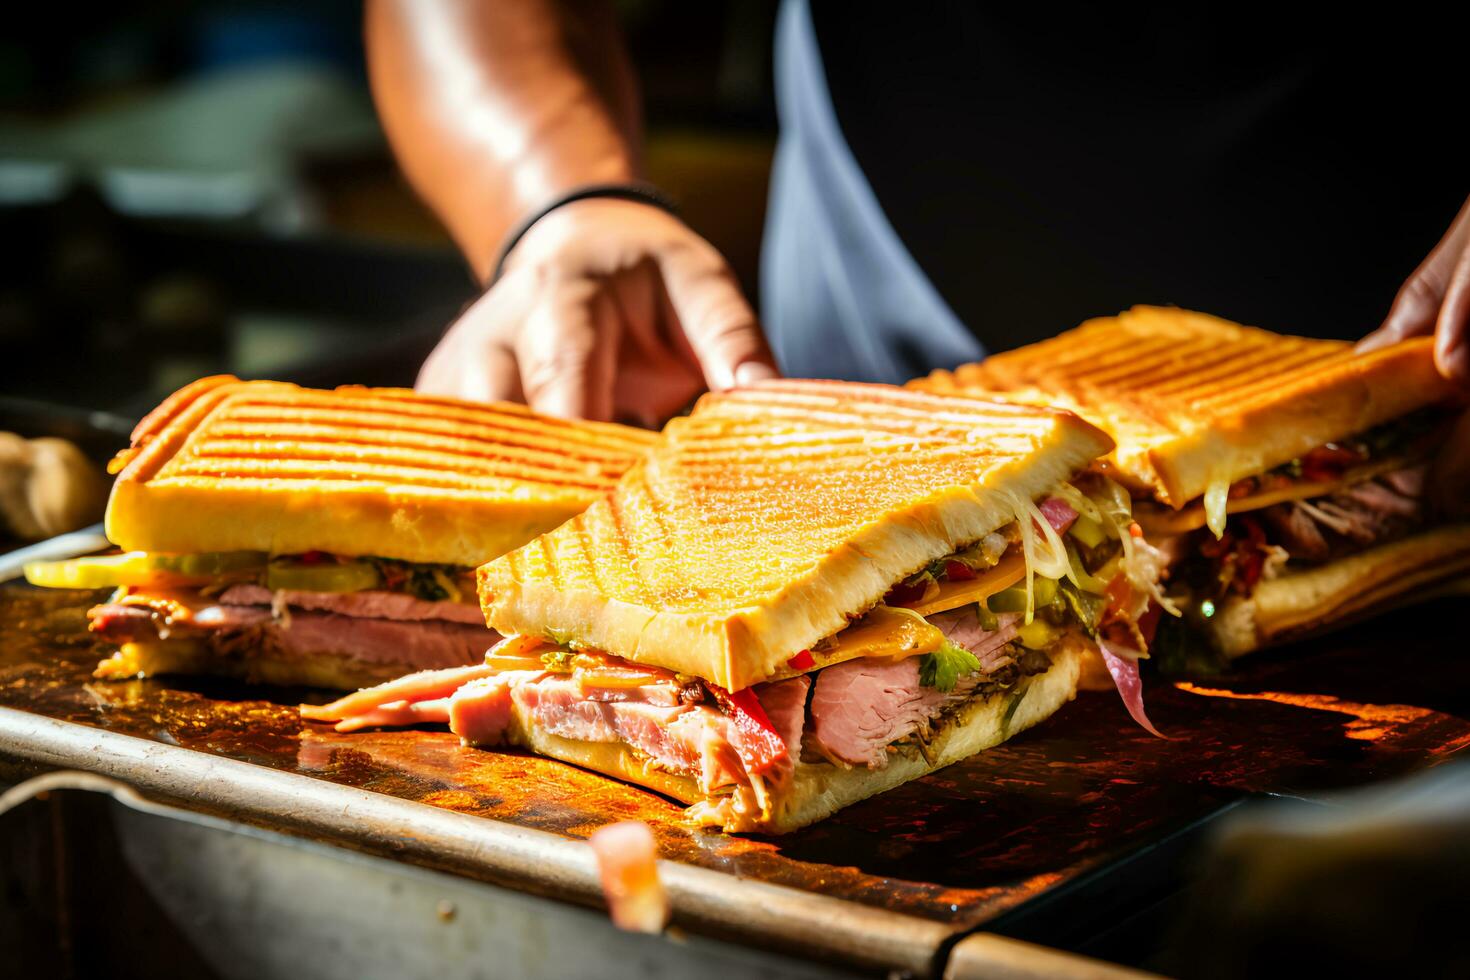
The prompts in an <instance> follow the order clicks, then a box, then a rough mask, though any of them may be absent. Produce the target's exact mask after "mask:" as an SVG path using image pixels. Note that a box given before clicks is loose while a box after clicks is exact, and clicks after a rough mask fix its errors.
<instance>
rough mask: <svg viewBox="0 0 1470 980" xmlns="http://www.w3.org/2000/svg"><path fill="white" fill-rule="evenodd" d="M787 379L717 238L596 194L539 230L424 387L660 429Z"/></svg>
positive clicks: (440, 351) (437, 353)
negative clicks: (701, 397) (687, 412)
mask: <svg viewBox="0 0 1470 980" xmlns="http://www.w3.org/2000/svg"><path fill="white" fill-rule="evenodd" d="M775 374H776V371H775V368H774V362H773V361H772V359H771V354H770V351H769V350H768V348H767V347H766V343H765V339H764V337H763V336H762V334H761V331H760V327H759V325H758V324H757V323H756V319H755V314H754V313H753V312H752V311H751V308H750V305H749V304H748V303H747V302H746V301H745V298H744V296H742V295H741V292H740V287H739V285H738V283H737V282H736V280H735V276H734V274H733V273H732V272H731V270H730V267H729V266H728V265H727V264H726V262H725V260H724V259H723V258H722V257H721V256H720V254H719V253H718V252H717V251H715V249H714V247H713V246H712V245H710V244H709V243H708V242H707V241H705V240H704V239H703V238H701V237H699V235H697V234H695V233H694V232H693V231H691V230H690V229H689V228H688V226H686V225H685V224H683V223H682V222H680V221H679V220H678V219H676V218H674V217H673V216H672V215H669V214H667V213H665V212H664V211H662V210H660V209H659V208H656V207H652V206H650V205H647V204H641V203H638V202H633V201H623V200H615V199H610V198H589V199H586V200H581V201H576V202H573V203H571V204H568V205H565V206H564V207H561V208H558V209H557V210H555V211H553V212H551V213H550V214H548V215H547V216H546V217H544V218H542V219H541V220H540V221H538V222H536V224H535V225H533V226H532V227H531V229H530V230H529V231H528V232H526V234H525V235H524V236H523V237H522V238H521V240H520V242H519V243H517V245H516V246H515V248H514V249H513V250H512V251H511V253H510V256H509V258H508V259H507V261H506V265H505V272H504V275H503V276H502V277H501V279H500V281H499V282H497V283H496V284H495V285H494V286H492V287H491V288H490V289H489V290H488V291H487V292H486V293H485V295H484V296H483V297H481V298H480V299H479V300H478V301H477V302H476V303H475V304H474V305H473V306H471V307H470V308H469V310H467V311H466V312H465V314H464V315H463V316H461V317H460V319H459V320H458V321H457V322H456V323H455V324H454V326H452V327H451V328H450V329H449V332H448V333H446V334H445V336H444V338H443V339H442V340H441V341H440V342H439V345H438V346H437V347H436V348H435V349H434V351H433V353H431V354H430V355H429V357H428V359H427V360H426V361H425V362H424V365H423V368H422V369H421V370H420V372H419V376H418V382H417V386H416V387H417V388H418V389H419V390H420V391H424V392H429V393H432V394H442V395H452V396H455V397H459V398H470V399H475V400H482V401H492V400H511V401H524V402H526V403H527V404H528V405H530V406H531V407H532V408H533V409H536V410H537V411H541V412H546V413H547V414H551V415H560V416H566V417H582V418H590V419H599V420H609V419H628V420H631V421H636V422H639V423H641V424H644V425H649V426H656V425H658V424H660V423H661V422H663V421H664V420H665V419H667V418H668V417H669V416H671V415H673V414H674V413H675V412H677V411H679V410H680V409H681V408H683V407H684V406H685V405H687V404H688V403H689V401H690V400H691V399H693V398H694V396H695V395H697V394H698V393H699V392H700V391H701V390H703V389H704V388H705V387H706V386H707V387H708V388H710V389H711V390H715V391H718V390H722V389H725V388H729V387H732V386H734V385H736V384H748V383H750V382H753V381H758V380H760V379H763V378H769V377H774V376H775Z"/></svg>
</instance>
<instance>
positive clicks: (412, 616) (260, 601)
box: [220, 584, 485, 626]
mask: <svg viewBox="0 0 1470 980" xmlns="http://www.w3.org/2000/svg"><path fill="white" fill-rule="evenodd" d="M276 595H277V594H276V593H275V592H272V591H271V590H270V589H267V588H266V587H265V586H263V585H254V584H244V585H232V586H230V587H229V588H228V589H226V590H225V591H224V594H222V595H221V596H220V602H222V603H226V604H229V605H236V606H270V605H271V604H272V602H273V601H274V600H275V599H276ZM280 602H281V603H282V604H284V605H287V606H291V607H292V608H295V609H306V610H309V611H312V612H330V613H339V614H341V615H343V616H359V617H362V618H364V619H397V620H405V621H411V622H418V621H421V620H443V621H445V622H448V623H466V624H472V625H477V626H478V625H483V624H484V622H485V618H484V616H483V615H482V614H481V612H480V607H479V606H478V605H477V604H475V603H469V602H448V601H438V602H435V601H430V600H428V599H419V598H417V597H415V596H411V595H407V594H405V593H402V592H384V591H382V590H379V589H369V590H367V591H363V592H295V591H291V590H289V589H288V590H284V591H282V592H281V593H280Z"/></svg>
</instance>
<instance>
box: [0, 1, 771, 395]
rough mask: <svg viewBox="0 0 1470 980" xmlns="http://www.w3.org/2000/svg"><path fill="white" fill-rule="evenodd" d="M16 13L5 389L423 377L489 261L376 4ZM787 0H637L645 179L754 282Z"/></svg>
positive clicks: (4, 299)
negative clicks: (434, 190) (395, 95)
mask: <svg viewBox="0 0 1470 980" xmlns="http://www.w3.org/2000/svg"><path fill="white" fill-rule="evenodd" d="M27 6H28V12H27V13H26V15H25V17H24V18H23V19H17V20H10V21H9V23H8V24H7V27H6V29H5V31H4V33H3V35H0V250H3V256H0V379H3V380H0V395H3V396H6V397H9V398H12V399H14V398H27V399H38V400H43V401H46V402H51V403H55V404H64V405H71V406H77V407H81V408H87V409H103V410H108V411H112V412H116V413H118V414H119V415H122V416H126V417H136V416H137V415H139V414H141V413H143V412H145V411H147V410H148V409H149V408H151V407H152V406H153V405H154V404H156V403H157V402H158V400H159V399H160V397H161V396H163V395H165V394H167V393H168V392H169V391H172V390H173V389H175V388H177V387H178V386H179V385H181V384H183V383H185V382H187V381H190V380H192V379H194V378H197V377H199V376H201V375H206V374H211V373H218V372H230V373H234V374H238V375H241V376H243V377H271V378H280V379H284V380H292V381H298V382H301V383H307V384H314V385H334V384H342V383H350V382H360V383H367V384H401V385H409V384H412V382H413V378H414V374H415V372H416V369H417V366H418V363H419V361H420V360H421V359H422V357H423V356H424V355H425V354H426V353H427V352H428V350H429V349H430V348H431V346H432V345H433V342H434V340H436V339H437V337H438V336H439V334H440V333H441V332H442V331H443V330H444V328H445V327H446V326H447V325H448V323H449V322H450V321H451V320H452V319H453V317H454V316H455V314H456V313H457V312H458V311H459V310H460V309H461V308H462V307H463V306H464V304H465V303H466V302H468V301H469V300H470V299H471V298H472V297H473V296H474V295H475V294H476V286H475V283H474V281H473V279H472V277H471V276H470V274H469V272H468V270H467V268H466V267H465V265H464V263H463V261H462V260H461V259H460V257H459V255H458V253H457V252H456V251H455V249H454V247H453V245H452V244H451V242H450V240H449V238H448V236H447V234H446V233H445V232H444V230H443V229H442V228H441V227H440V225H439V223H438V222H437V220H436V219H435V218H434V216H433V215H432V214H431V213H430V212H429V211H428V210H427V209H426V208H425V207H424V206H423V205H422V204H421V203H420V202H419V201H418V200H417V199H416V198H415V197H414V195H413V193H412V192H411V191H410V190H409V188H408V186H407V184H406V183H405V182H404V181H403V180H402V179H401V177H400V176H399V174H398V172H397V169H396V167H395V165H394V162H393V159H392V157H391V156H390V154H389V151H388V147H387V144H386V142H385V140H384V138H383V135H382V132H381V130H380V128H379V126H378V123H377V120H376V118H375V116H374V113H373V106H372V103H371V100H370V98H369V93H368V87H367V79H366V74H365V68H364V64H363V51H362V41H361V4H360V3H359V2H354V0H297V2H292V3H266V2H254V3H252V2H227V0H216V2H208V0H196V2H173V3H151V4H117V5H102V4H93V3H83V4H61V3H52V4H39V5H27ZM775 6H776V5H775V2H774V0H766V2H760V0H757V2H701V3H679V2H675V0H623V2H621V3H619V4H618V8H619V11H620V15H621V18H622V21H623V25H624V31H625V33H626V36H627V39H628V43H629V46H630V48H631V51H632V56H633V59H634V62H635V63H636V64H637V66H638V69H639V71H640V74H641V77H642V80H643V86H644V103H645V111H646V119H647V130H648V141H647V166H648V172H649V178H650V179H651V180H652V181H653V182H655V183H656V184H658V185H660V186H661V187H663V188H665V189H666V190H668V192H669V193H670V194H671V195H672V196H673V197H674V198H675V199H676V200H677V201H679V202H680V204H681V205H682V207H683V211H684V215H685V217H686V219H687V220H688V221H689V222H690V223H691V224H692V225H693V226H694V227H695V228H696V229H697V230H698V231H700V232H701V233H702V234H704V235H705V236H707V237H708V238H709V239H710V240H711V241H713V242H714V243H715V244H716V245H717V246H719V247H720V248H721V250H722V251H724V253H725V254H726V255H727V256H728V257H729V258H730V260H731V261H732V263H733V264H734V266H735V268H736V271H737V272H738V274H739V275H740V276H741V278H742V280H743V282H744V284H745V286H746V288H747V289H748V290H750V291H751V294H752V295H754V292H755V288H756V266H757V255H758V249H759V240H760V232H761V225H762V222H763V220H764V210H765V195H766V183H767V178H768V172H769V167H770V160H771V153H772V150H773V148H774V143H775V128H776V121H775V109H774V102H773V96H772V86H771V69H770V58H771V34H772V30H773V25H774V20H775Z"/></svg>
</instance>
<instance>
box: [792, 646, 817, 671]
mask: <svg viewBox="0 0 1470 980" xmlns="http://www.w3.org/2000/svg"><path fill="white" fill-rule="evenodd" d="M815 663H816V661H815V660H813V659H812V652H811V651H810V650H803V651H801V652H800V653H798V654H797V655H796V656H794V657H792V658H791V659H790V660H788V661H786V666H788V667H790V668H791V669H792V670H810V669H811V668H812V666H813V665H814V664H815Z"/></svg>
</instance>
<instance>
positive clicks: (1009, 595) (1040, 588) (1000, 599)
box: [985, 575, 1057, 613]
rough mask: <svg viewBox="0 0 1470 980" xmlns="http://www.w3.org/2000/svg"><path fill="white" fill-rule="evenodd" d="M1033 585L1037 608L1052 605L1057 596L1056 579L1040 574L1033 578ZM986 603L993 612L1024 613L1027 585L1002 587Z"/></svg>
mask: <svg viewBox="0 0 1470 980" xmlns="http://www.w3.org/2000/svg"><path fill="white" fill-rule="evenodd" d="M1031 587H1032V590H1033V591H1034V592H1035V607H1034V608H1036V609H1041V608H1043V607H1045V606H1049V605H1051V602H1052V600H1053V599H1055V598H1056V597H1057V583H1056V580H1055V579H1049V578H1042V577H1041V576H1039V575H1038V576H1037V577H1036V578H1034V579H1033V580H1032V586H1031ZM985 605H986V607H987V608H988V609H989V610H990V611H991V612H993V613H1023V612H1025V611H1026V586H1025V585H1013V586H1011V587H1010V588H1009V589H1002V590H1001V591H999V592H997V593H996V594H995V595H993V596H991V597H990V598H989V599H987V600H985Z"/></svg>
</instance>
